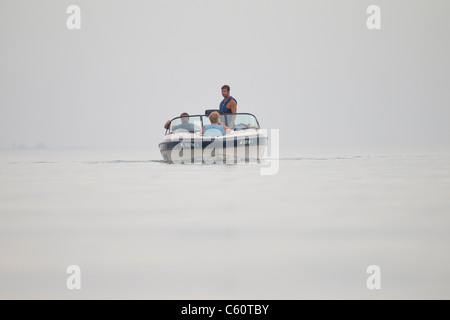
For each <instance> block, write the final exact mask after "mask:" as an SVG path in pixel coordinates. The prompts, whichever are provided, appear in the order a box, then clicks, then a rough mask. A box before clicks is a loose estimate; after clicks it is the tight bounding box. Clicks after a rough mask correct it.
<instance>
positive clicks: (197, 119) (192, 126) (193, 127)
mask: <svg viewBox="0 0 450 320" xmlns="http://www.w3.org/2000/svg"><path fill="white" fill-rule="evenodd" d="M201 130H202V118H201V116H190V117H178V118H175V119H173V120H172V123H171V124H170V129H169V132H170V133H174V132H176V133H181V132H183V131H184V132H190V133H194V132H200V131H201Z"/></svg>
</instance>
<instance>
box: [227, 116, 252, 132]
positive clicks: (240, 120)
mask: <svg viewBox="0 0 450 320" xmlns="http://www.w3.org/2000/svg"><path fill="white" fill-rule="evenodd" d="M224 116H225V117H226V122H225V123H226V125H227V126H228V127H230V128H231V129H233V130H244V129H259V124H258V121H257V120H256V118H255V116H254V115H252V114H249V113H236V114H225V115H224Z"/></svg>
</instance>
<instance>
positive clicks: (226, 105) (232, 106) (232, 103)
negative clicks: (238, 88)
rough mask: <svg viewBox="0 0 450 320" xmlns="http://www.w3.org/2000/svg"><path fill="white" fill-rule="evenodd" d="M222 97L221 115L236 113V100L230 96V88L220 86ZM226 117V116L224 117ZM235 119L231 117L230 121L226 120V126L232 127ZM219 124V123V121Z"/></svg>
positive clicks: (233, 116)
mask: <svg viewBox="0 0 450 320" xmlns="http://www.w3.org/2000/svg"><path fill="white" fill-rule="evenodd" d="M222 96H223V100H222V102H221V103H220V112H221V113H236V112H237V100H236V99H235V98H233V97H232V96H230V86H229V85H224V86H222ZM225 116H226V115H225ZM235 119H236V116H235V115H232V116H231V119H230V118H228V126H229V127H230V128H233V127H234V120H235ZM219 124H221V123H220V121H219Z"/></svg>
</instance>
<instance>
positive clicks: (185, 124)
mask: <svg viewBox="0 0 450 320" xmlns="http://www.w3.org/2000/svg"><path fill="white" fill-rule="evenodd" d="M180 117H181V124H179V125H177V126H175V127H173V128H172V132H173V131H175V130H181V129H182V130H186V131H189V132H194V130H195V127H194V124H193V123H189V114H188V113H187V112H183V113H182V114H181V115H180ZM170 124H171V121H170V120H167V122H166V124H165V125H164V129H169V127H170Z"/></svg>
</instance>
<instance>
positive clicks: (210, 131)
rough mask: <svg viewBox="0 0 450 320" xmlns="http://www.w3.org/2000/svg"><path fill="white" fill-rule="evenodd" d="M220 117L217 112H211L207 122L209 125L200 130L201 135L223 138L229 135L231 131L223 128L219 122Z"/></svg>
mask: <svg viewBox="0 0 450 320" xmlns="http://www.w3.org/2000/svg"><path fill="white" fill-rule="evenodd" d="M219 119H220V115H219V113H218V112H217V111H214V112H211V114H210V115H209V121H210V122H211V124H206V125H204V126H203V128H202V133H203V135H205V136H224V135H225V134H227V133H230V132H231V130H230V128H228V127H227V126H224V125H223V124H222V123H220V121H219Z"/></svg>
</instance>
